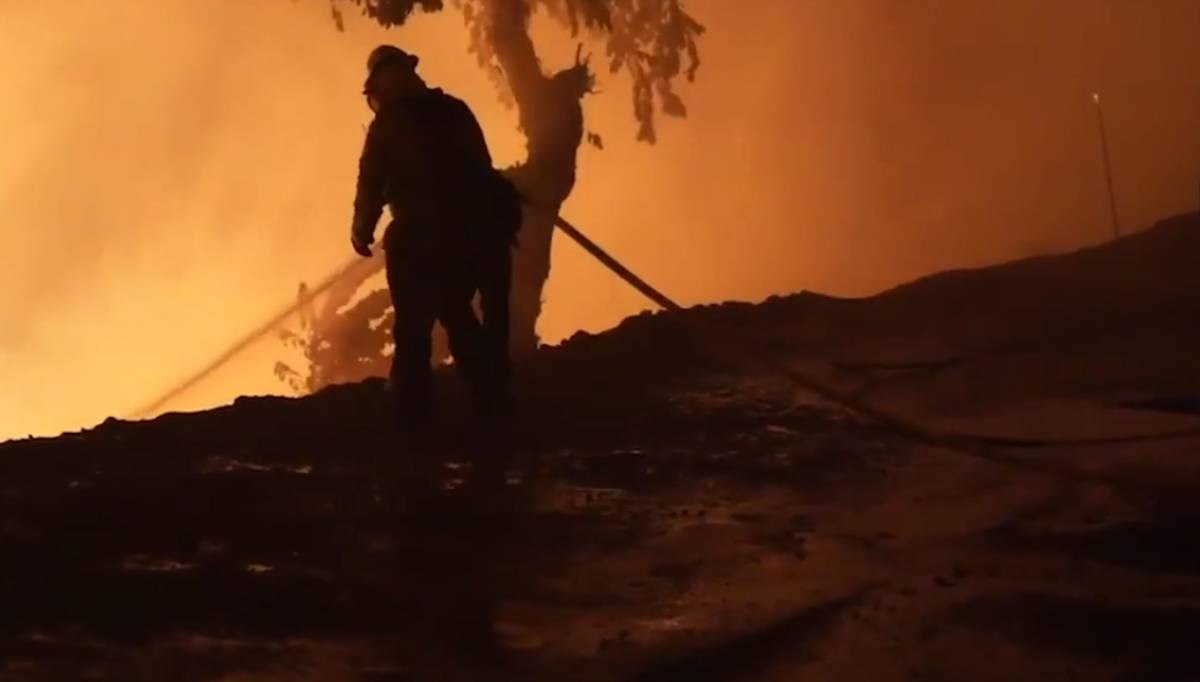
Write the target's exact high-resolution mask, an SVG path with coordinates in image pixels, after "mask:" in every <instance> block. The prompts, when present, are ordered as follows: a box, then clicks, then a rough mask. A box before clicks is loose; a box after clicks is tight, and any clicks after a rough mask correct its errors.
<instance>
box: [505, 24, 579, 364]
mask: <svg viewBox="0 0 1200 682" xmlns="http://www.w3.org/2000/svg"><path fill="white" fill-rule="evenodd" d="M489 10H490V12H491V16H490V23H491V31H492V36H491V37H492V41H491V42H492V47H493V49H494V50H495V54H496V58H497V61H499V63H500V67H501V69H502V70H503V72H504V77H505V79H506V80H507V82H508V85H509V89H510V90H511V91H512V95H513V99H514V100H515V102H516V104H517V109H518V113H519V120H520V125H521V132H522V133H524V135H525V140H526V158H525V161H524V162H523V163H520V164H518V165H517V166H515V167H513V168H510V169H508V170H507V171H506V173H507V174H508V175H509V177H510V178H511V179H512V180H513V182H514V183H516V185H517V187H518V188H519V189H520V190H521V193H522V194H523V195H524V196H525V199H526V201H527V202H528V204H527V205H526V207H525V218H524V221H523V222H522V225H521V232H520V234H519V236H518V239H519V246H518V247H517V250H516V253H515V256H514V261H513V283H512V284H513V286H512V352H513V355H514V356H517V357H520V356H525V355H529V354H530V353H532V352H533V351H534V350H536V349H537V344H538V336H537V330H536V327H537V320H538V318H539V317H540V316H541V311H542V302H543V298H542V295H543V294H542V292H543V289H544V287H545V284H546V280H547V279H548V278H549V276H550V247H551V242H552V237H553V235H554V221H555V219H556V218H557V217H558V212H559V210H560V208H561V207H562V204H563V202H564V201H566V199H567V197H568V196H570V194H571V190H572V189H573V188H574V187H575V161H576V156H577V155H578V152H579V147H580V145H581V144H582V143H583V107H582V106H581V101H582V99H583V97H584V96H585V95H586V94H587V93H588V91H589V88H590V82H591V75H590V73H589V71H588V69H587V67H586V66H585V65H583V64H578V63H577V64H575V65H573V66H571V67H568V68H566V69H563V70H561V71H559V72H557V73H555V74H553V75H551V76H548V75H546V74H545V73H543V71H542V69H541V66H540V64H539V62H538V58H537V52H536V51H535V49H534V46H533V41H532V39H530V37H529V17H530V6H529V3H528V0H491V3H490V5H489Z"/></svg>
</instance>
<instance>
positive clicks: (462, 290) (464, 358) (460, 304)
mask: <svg viewBox="0 0 1200 682" xmlns="http://www.w3.org/2000/svg"><path fill="white" fill-rule="evenodd" d="M474 293H475V287H474V285H473V283H472V282H471V281H470V280H469V278H467V277H466V276H455V277H453V278H451V279H449V281H447V282H445V285H444V287H443V289H442V292H441V300H440V301H439V306H438V320H439V321H440V322H441V323H442V327H444V328H445V330H446V337H447V340H448V341H449V344H450V355H451V356H453V357H454V366H455V367H456V368H457V369H458V373H459V375H460V376H461V377H462V378H463V381H464V382H465V383H466V384H467V387H468V389H469V390H470V392H471V396H472V399H473V400H474V401H475V403H476V406H479V405H480V401H481V399H482V398H483V397H484V396H485V395H486V386H487V383H488V380H487V368H486V367H485V364H486V357H485V351H484V342H483V329H482V328H481V327H480V324H479V320H478V319H476V317H475V310H474V309H473V308H472V307H471V298H472V296H473V294H474Z"/></svg>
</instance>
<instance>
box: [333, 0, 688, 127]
mask: <svg viewBox="0 0 1200 682" xmlns="http://www.w3.org/2000/svg"><path fill="white" fill-rule="evenodd" d="M330 2H331V3H332V9H333V14H334V19H335V21H337V22H338V23H339V26H340V25H341V23H342V9H341V7H342V6H346V5H349V6H354V7H356V8H357V9H358V10H360V11H361V13H362V14H364V15H365V16H367V17H368V18H370V19H372V20H374V21H376V22H378V23H379V24H381V25H383V26H389V27H390V26H398V25H401V24H404V23H405V22H407V21H408V20H409V19H410V18H411V17H412V16H413V14H414V13H416V12H417V11H423V12H437V11H440V10H443V9H445V7H446V4H447V3H446V2H444V0H330ZM449 2H450V4H451V5H453V6H455V7H457V8H458V9H459V11H461V12H462V14H463V18H464V20H465V22H466V26H467V30H468V32H469V35H470V41H471V42H470V46H471V52H472V54H473V55H474V57H475V59H476V61H477V63H478V64H479V66H480V67H481V68H484V69H486V70H487V71H488V72H489V73H491V74H493V75H494V76H495V79H494V80H495V82H496V83H497V85H498V86H500V87H501V88H504V89H507V88H511V87H512V86H513V82H512V81H513V74H504V73H503V68H502V61H503V60H502V59H501V58H500V57H501V52H502V51H503V50H504V49H506V46H505V41H506V40H507V39H508V36H507V35H506V34H505V32H504V27H503V24H504V23H505V22H506V21H510V20H516V21H520V22H522V25H523V26H527V22H528V18H529V15H530V13H531V12H532V11H533V10H534V9H536V8H541V9H544V10H545V11H546V12H548V14H549V16H550V17H552V18H553V19H554V20H556V21H557V22H558V23H559V24H561V25H562V26H564V27H565V28H566V29H567V30H569V31H570V34H571V36H572V37H578V36H580V35H581V34H582V33H584V32H587V33H589V34H591V35H593V36H599V37H602V39H603V40H604V46H605V55H606V57H607V62H608V68H609V71H610V72H611V73H618V72H624V73H626V74H628V75H629V76H630V79H631V81H632V83H633V93H632V94H633V113H634V118H635V119H636V121H637V124H638V138H639V139H641V140H644V141H647V142H654V141H655V139H656V129H655V117H656V114H657V113H658V112H661V113H663V114H666V115H668V116H684V115H686V113H687V109H686V107H685V106H684V102H683V99H682V98H681V97H680V96H679V95H678V93H677V92H676V90H675V82H676V80H677V79H678V78H679V77H680V76H683V77H685V78H687V79H688V80H689V81H690V80H693V79H694V78H695V75H696V70H697V69H698V68H699V66H700V53H699V49H698V47H697V44H696V41H697V38H698V37H699V36H700V35H701V34H703V32H704V27H703V26H702V25H701V24H700V23H699V22H698V21H696V19H695V18H693V17H692V16H691V15H689V14H688V13H687V11H686V10H685V9H684V8H683V4H682V2H681V0H449Z"/></svg>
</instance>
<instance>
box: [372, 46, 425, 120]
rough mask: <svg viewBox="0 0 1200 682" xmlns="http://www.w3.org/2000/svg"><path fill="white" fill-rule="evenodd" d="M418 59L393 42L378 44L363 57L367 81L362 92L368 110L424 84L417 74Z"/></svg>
mask: <svg viewBox="0 0 1200 682" xmlns="http://www.w3.org/2000/svg"><path fill="white" fill-rule="evenodd" d="M419 62H420V59H419V58H417V56H416V55H413V54H409V53H408V52H405V51H404V50H401V49H400V48H398V47H396V46H394V45H380V46H379V47H377V48H375V49H374V50H371V54H370V55H369V56H368V57H367V81H366V83H364V84H363V94H364V95H366V97H367V104H368V106H370V107H371V110H372V111H379V108H380V107H381V106H382V105H383V104H385V103H387V102H392V101H395V100H397V99H399V98H402V97H406V96H408V95H411V94H413V93H414V92H417V91H419V90H421V89H423V88H424V87H425V82H424V81H423V80H421V77H420V76H418V75H417V64H418V63H419Z"/></svg>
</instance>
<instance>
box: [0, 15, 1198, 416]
mask: <svg viewBox="0 0 1200 682" xmlns="http://www.w3.org/2000/svg"><path fill="white" fill-rule="evenodd" d="M687 4H688V6H689V7H690V8H691V9H692V12H693V14H695V15H696V16H697V17H698V18H699V19H700V20H701V21H702V22H703V23H704V24H705V25H706V26H707V27H708V29H709V31H708V33H707V34H706V35H705V36H704V38H703V39H702V44H701V50H702V58H703V60H704V63H703V66H702V68H701V71H700V74H699V79H698V81H697V83H696V84H694V85H692V86H687V87H684V88H683V95H684V97H685V100H686V102H687V104H688V106H689V110H690V115H689V118H688V119H687V120H685V121H670V122H668V123H666V124H665V125H664V126H663V127H662V130H661V135H660V138H661V139H660V143H659V144H658V145H657V146H655V147H648V146H645V145H640V144H638V143H636V142H634V139H633V138H634V126H633V121H632V115H631V113H632V105H631V102H630V96H629V93H628V87H627V84H626V83H624V82H623V81H622V80H621V79H620V78H617V77H613V76H611V75H609V74H607V73H603V72H602V73H601V74H600V86H601V88H602V90H603V92H602V94H600V95H598V96H596V97H593V98H589V99H588V100H587V101H586V102H585V107H586V111H587V116H588V126H589V129H591V130H592V131H594V132H597V133H600V134H601V135H602V137H603V139H604V142H605V149H604V150H603V151H600V150H595V149H590V148H588V149H586V150H585V151H584V152H583V153H582V154H581V158H580V184H579V185H578V187H577V188H576V191H575V193H574V195H573V196H572V198H571V199H570V200H569V201H568V203H567V206H566V208H565V210H564V213H565V214H566V215H567V216H568V217H569V218H570V219H571V220H573V221H575V222H576V223H577V224H578V225H580V227H582V228H583V229H584V230H585V231H587V232H588V234H589V235H590V236H592V237H593V238H594V239H596V240H597V241H599V242H600V243H601V244H603V245H604V246H606V247H607V248H609V249H610V250H611V251H612V252H613V253H614V254H616V255H617V256H618V257H620V258H622V259H624V260H625V261H626V262H627V264H628V265H629V266H630V267H631V268H633V269H634V270H636V271H638V272H639V273H640V274H642V275H643V276H645V277H646V278H647V279H648V280H650V281H651V282H653V283H654V284H655V285H656V286H658V287H660V288H661V289H662V290H664V291H665V292H666V293H668V294H669V295H671V296H673V297H675V298H677V299H678V300H680V301H681V302H683V303H685V304H693V303H700V302H707V301H716V300H725V299H759V298H762V297H764V296H767V295H770V294H773V293H785V292H791V291H796V290H800V289H812V290H818V291H824V292H829V293H834V294H843V295H863V294H869V293H872V292H874V291H878V290H880V289H883V288H886V287H888V286H891V285H893V284H895V283H898V282H900V281H903V280H906V279H909V278H912V277H915V276H919V275H921V274H924V273H928V272H932V271H935V270H939V269H945V268H951V267H962V266H973V265H982V264H986V263H992V262H998V261H1003V260H1007V259H1011V258H1015V257H1021V256H1026V255H1033V254H1037V253H1044V252H1051V251H1060V250H1067V249H1071V248H1076V247H1079V246H1083V245H1086V244H1090V243H1095V242H1097V241H1100V240H1103V239H1105V238H1107V237H1108V235H1109V232H1110V228H1109V222H1108V215H1107V199H1106V197H1105V195H1104V178H1103V175H1102V170H1101V165H1100V164H1101V160H1100V159H1101V157H1100V151H1099V148H1098V137H1097V128H1096V112H1095V109H1094V107H1093V104H1092V100H1091V93H1092V92H1100V93H1101V94H1102V96H1103V100H1102V101H1103V102H1104V106H1105V116H1106V117H1107V124H1108V127H1109V134H1110V141H1111V145H1112V156H1113V163H1114V175H1115V180H1116V185H1117V188H1118V206H1119V210H1120V217H1121V221H1122V224H1123V225H1125V226H1126V228H1127V229H1134V228H1137V227H1142V226H1145V225H1146V224H1147V223H1149V222H1150V221H1151V220H1154V219H1156V218H1159V217H1162V216H1164V215H1167V214H1171V213H1177V212H1181V211H1184V210H1191V209H1194V208H1196V205H1197V201H1198V200H1200V197H1198V191H1200V185H1198V183H1200V48H1198V47H1197V46H1198V45H1200V0H1164V1H1163V2H1156V3H1140V2H1135V1H1133V0H1095V1H1093V2H1088V3H1075V2H1066V1H1062V2H1044V1H1043V0H989V1H988V2H972V3H964V2H958V1H955V0H923V1H922V2H915V3H896V2H892V1H891V0H854V1H842V0H821V1H812V2H808V1H805V2H796V1H795V0H760V1H759V2H754V3H732V2H725V1H724V0H689V2H688V3H687ZM536 32H537V34H538V35H539V36H547V37H548V39H547V40H546V41H545V42H544V47H543V48H542V49H543V58H544V60H545V62H546V63H547V65H548V66H562V65H565V64H567V63H569V62H570V60H571V58H572V56H573V52H574V43H573V42H571V41H570V40H569V39H568V38H567V37H566V36H564V35H562V33H561V32H559V31H557V30H555V29H552V27H550V26H547V25H546V22H544V21H541V22H539V24H538V25H537V26H536ZM383 41H388V42H396V43H398V44H402V45H404V46H405V47H406V48H409V49H411V50H413V51H415V52H417V53H419V54H421V55H422V58H423V61H422V67H421V68H422V73H423V74H424V75H425V76H426V78H427V80H429V81H430V83H431V84H434V85H438V86H443V87H446V88H447V89H449V90H451V91H453V92H455V93H456V94H459V95H460V96H462V97H463V98H464V99H466V100H467V101H468V102H469V103H470V104H471V105H472V106H473V107H474V108H475V109H476V111H477V113H478V115H479V116H480V119H481V121H482V123H483V125H484V127H485V129H486V131H487V134H488V138H489V142H490V143H491V145H492V147H493V151H494V153H495V155H496V156H497V157H498V159H499V160H500V161H502V162H506V163H509V162H513V161H516V160H517V159H519V157H520V153H521V149H522V141H521V138H520V137H519V135H518V134H517V131H516V127H515V126H516V123H515V116H514V115H513V112H511V111H509V110H507V109H505V108H504V107H503V106H501V105H500V104H499V103H498V101H497V98H496V96H495V93H494V91H493V90H492V87H491V85H490V83H489V81H488V80H487V78H486V76H485V74H483V73H482V72H481V71H480V70H479V69H477V68H476V67H475V65H474V62H473V60H471V59H470V58H468V57H467V56H466V54H465V47H466V36H465V34H464V32H463V30H462V24H461V19H460V18H459V17H458V16H456V15H455V14H454V13H453V12H446V13H443V14H440V15H430V16H422V17H418V18H417V19H416V20H415V21H414V22H413V23H412V24H411V25H410V26H408V27H405V28H403V29H401V30H398V31H392V32H385V31H383V30H382V29H379V28H378V27H375V26H372V25H370V24H368V23H367V22H365V21H362V20H357V21H356V20H351V21H349V22H348V24H347V31H346V32H345V33H338V32H337V31H336V30H334V27H333V23H332V21H331V20H330V17H329V8H328V4H327V3H326V2H324V1H323V0H299V1H298V2H289V1H286V0H275V1H265V0H264V1H263V2H255V3H239V2H234V1H233V0H220V1H217V2H205V3H199V2H189V1H188V0H170V1H167V0H164V1H162V2H154V3H148V2H142V1H141V0H112V1H111V2H106V3H86V4H85V3H76V4H74V5H67V4H64V3H44V2H27V1H22V0H10V1H9V2H5V3H4V4H3V5H2V6H0V82H2V83H3V84H4V88H3V90H0V131H3V135H4V139H5V145H4V154H3V155H0V253H2V254H3V258H4V261H3V263H2V265H3V267H2V268H0V291H2V292H3V295H2V296H0V438H5V437H17V436H24V435H25V434H27V433H33V434H40V433H54V432H57V431H60V430H62V429H74V428H78V427H80V426H85V425H90V424H93V423H95V422H96V421H98V420H100V419H103V418H104V417H105V416H107V415H110V414H117V415H121V414H125V413H127V412H129V411H130V410H133V409H135V408H136V407H138V406H140V405H141V404H142V403H144V402H145V401H147V400H149V399H151V398H153V397H154V396H155V395H156V394H158V393H160V392H162V391H163V390H165V389H167V388H169V387H170V386H171V385H172V384H173V383H174V382H175V381H177V380H178V379H180V378H183V377H184V376H185V375H187V374H188V373H189V372H190V371H191V370H193V369H195V368H196V367H198V366H200V365H202V364H204V363H205V362H206V361H207V360H208V359H210V358H211V357H212V356H213V355H215V354H217V353H219V352H220V350H221V349H222V348H223V347H224V346H226V345H228V344H229V343H230V342H232V341H233V340H236V339H237V338H239V337H240V336H241V335H242V334H243V333H244V332H245V330H246V329H248V328H250V327H253V326H255V325H256V324H257V323H258V322H260V321H261V320H262V319H264V318H266V317H269V316H270V315H272V314H273V313H274V312H276V311H277V310H278V308H279V307H280V306H281V305H283V304H286V303H287V302H288V301H290V300H291V298H292V297H293V296H294V294H295V289H296V285H297V284H298V283H299V282H300V281H301V280H306V281H309V282H312V281H315V280H317V279H320V278H321V277H323V276H324V275H325V274H327V273H328V272H329V271H331V270H333V269H334V268H336V267H337V266H338V265H339V264H340V263H341V262H343V261H344V260H345V259H346V258H348V257H349V255H350V251H349V246H348V244H347V243H346V242H347V231H348V227H347V225H348V221H349V209H350V200H351V192H352V183H353V178H354V171H355V161H356V158H357V153H358V149H359V145H360V143H361V137H362V127H363V125H364V124H365V123H366V122H367V120H368V116H369V112H368V111H367V109H366V107H365V106H364V105H363V102H362V101H361V98H360V96H359V94H358V93H359V91H360V88H361V80H362V75H363V74H362V62H363V60H364V58H365V55H366V53H367V51H368V50H369V49H370V48H371V47H372V46H374V45H375V44H377V43H379V42H383ZM591 47H592V48H593V49H594V50H596V51H598V52H599V54H598V55H597V58H596V60H595V62H596V63H597V64H603V61H604V60H603V53H602V47H601V46H598V45H593V46H591ZM645 307H646V304H645V303H644V302H643V301H642V300H640V299H639V297H638V296H637V294H636V293H633V292H632V291H629V290H627V289H626V288H625V285H623V284H622V283H620V282H619V281H617V280H616V279H614V278H613V277H612V276H611V275H609V274H608V273H606V272H605V271H603V270H602V269H601V268H600V266H598V265H596V264H594V263H592V262H591V261H589V260H588V257H587V256H586V255H584V254H582V253H581V252H579V251H578V250H577V249H576V248H575V247H574V245H572V244H570V243H569V242H567V241H566V240H562V239H559V240H557V242H556V246H555V260H554V274H553V275H552V277H551V282H550V285H549V287H548V292H547V308H546V316H545V318H544V319H543V322H542V333H543V335H544V336H545V337H547V338H548V339H550V340H556V339H559V338H562V337H564V336H567V335H569V334H570V333H572V332H573V331H574V330H576V329H580V328H585V329H590V330H597V329H602V328H604V327H607V326H609V325H611V324H613V323H615V322H616V321H618V320H619V319H620V318H621V317H623V316H625V315H628V314H631V313H633V312H636V311H638V310H640V309H643V308H645ZM283 353H284V351H283V349H282V347H281V346H279V345H278V344H277V343H275V342H274V341H267V342H264V343H262V344H260V345H259V346H258V347H256V348H254V349H252V352H250V353H248V354H247V355H246V356H245V357H243V358H242V359H240V360H239V362H238V363H236V366H231V367H229V368H227V369H226V370H224V371H223V372H222V373H221V375H220V376H218V377H214V378H213V379H212V380H210V381H208V382H206V383H205V385H203V386H201V387H200V388H199V389H198V390H197V391H195V392H193V393H192V394H190V395H189V396H187V399H186V401H184V402H181V403H180V404H179V405H177V407H200V406H204V405H209V404H215V403H218V402H225V401H228V400H229V399H230V398H232V397H233V396H235V395H237V394H240V393H266V392H282V391H283V386H282V385H281V384H279V383H278V382H277V381H276V380H275V378H274V376H273V375H272V373H271V366H272V364H273V362H274V360H275V359H277V358H279V357H281V356H282V355H283Z"/></svg>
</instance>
